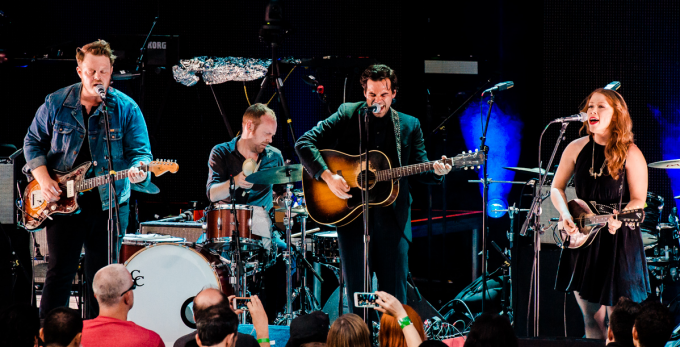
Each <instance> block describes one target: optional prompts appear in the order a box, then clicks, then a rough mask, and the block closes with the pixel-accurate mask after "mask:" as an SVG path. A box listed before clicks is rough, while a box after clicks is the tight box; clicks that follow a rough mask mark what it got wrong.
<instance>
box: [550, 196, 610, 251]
mask: <svg viewBox="0 0 680 347" xmlns="http://www.w3.org/2000/svg"><path fill="white" fill-rule="evenodd" d="M567 207H568V208H569V213H571V217H572V218H573V219H574V224H576V226H577V227H578V228H579V232H577V233H575V234H574V235H569V234H567V232H566V231H564V229H563V227H562V225H561V223H562V219H561V218H560V224H559V226H558V229H560V236H561V237H562V240H564V242H563V245H564V247H566V248H570V249H576V248H582V247H583V248H585V247H588V246H590V244H591V243H593V240H594V239H595V236H597V233H598V232H599V231H600V229H602V228H603V227H604V226H605V225H607V223H600V224H597V225H583V222H582V221H583V220H584V217H591V216H596V215H597V213H595V212H594V209H593V208H592V207H591V206H590V205H589V204H588V203H587V202H585V201H583V200H581V199H574V200H570V201H569V202H568V203H567Z"/></svg>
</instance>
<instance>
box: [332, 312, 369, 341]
mask: <svg viewBox="0 0 680 347" xmlns="http://www.w3.org/2000/svg"><path fill="white" fill-rule="evenodd" d="M326 345H327V346H328V347H371V338H370V332H369V331H368V326H366V323H364V320H363V319H361V317H359V316H357V315H355V314H354V313H347V314H343V315H342V316H340V317H338V319H336V320H335V322H333V325H331V329H330V330H329V331H328V339H326Z"/></svg>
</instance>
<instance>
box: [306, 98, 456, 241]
mask: <svg viewBox="0 0 680 347" xmlns="http://www.w3.org/2000/svg"><path fill="white" fill-rule="evenodd" d="M365 105H366V103H365V102H356V103H345V104H342V105H340V107H339V108H338V111H337V112H335V113H334V114H332V115H331V116H330V117H328V118H327V119H325V120H323V121H320V122H319V123H318V124H317V125H316V126H315V127H314V128H312V129H311V130H309V131H307V132H306V133H305V134H304V135H302V136H301V137H300V138H299V139H298V141H297V143H295V151H296V152H297V154H298V157H300V161H301V162H302V164H303V166H304V167H305V170H307V172H308V173H309V174H310V175H312V176H314V177H315V178H316V179H321V178H320V176H321V173H323V171H324V170H326V169H327V168H328V166H327V165H326V163H325V162H324V160H323V159H322V158H321V154H320V153H319V149H334V150H337V151H340V152H344V153H346V154H352V155H357V154H359V131H358V127H359V121H358V119H357V118H358V116H359V112H358V109H359V108H360V107H362V106H365ZM388 116H391V117H392V121H393V124H394V125H395V138H396V139H398V142H399V144H398V147H397V148H396V151H397V153H398V158H396V161H397V162H393V163H392V166H393V167H397V166H405V165H411V164H417V163H425V162H428V161H429V160H428V158H427V152H426V151H425V141H424V139H423V132H422V130H421V129H420V121H418V119H417V118H415V117H413V116H409V115H407V114H404V113H401V112H396V111H394V110H393V109H390V112H389V113H388V114H387V115H385V117H388ZM395 145H396V144H395ZM393 160H394V159H393ZM408 179H415V180H418V181H420V182H422V183H425V184H439V183H441V181H442V179H443V177H442V176H438V175H435V174H434V172H432V171H430V172H424V173H420V174H416V175H413V176H407V177H402V178H400V182H399V183H400V189H399V195H398V196H397V199H396V200H395V201H394V203H392V205H390V206H387V207H382V208H393V209H394V210H395V215H396V216H397V221H396V222H397V225H398V227H399V228H400V229H401V230H400V231H401V232H402V233H403V235H404V237H406V239H407V240H408V241H411V202H412V200H413V199H412V198H411V194H410V192H409V184H408ZM377 208H380V207H377Z"/></svg>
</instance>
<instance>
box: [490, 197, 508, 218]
mask: <svg viewBox="0 0 680 347" xmlns="http://www.w3.org/2000/svg"><path fill="white" fill-rule="evenodd" d="M507 209H508V203H507V202H505V200H501V199H491V200H489V203H488V204H486V213H487V214H488V215H489V217H491V218H501V217H503V216H505V214H506V213H507ZM499 210H505V211H499Z"/></svg>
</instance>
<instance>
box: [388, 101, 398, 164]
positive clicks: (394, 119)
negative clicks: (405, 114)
mask: <svg viewBox="0 0 680 347" xmlns="http://www.w3.org/2000/svg"><path fill="white" fill-rule="evenodd" d="M390 111H391V112H392V113H391V114H392V124H394V138H395V139H396V142H397V157H399V166H401V123H400V122H399V113H397V111H395V110H394V109H393V108H392V107H390Z"/></svg>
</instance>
